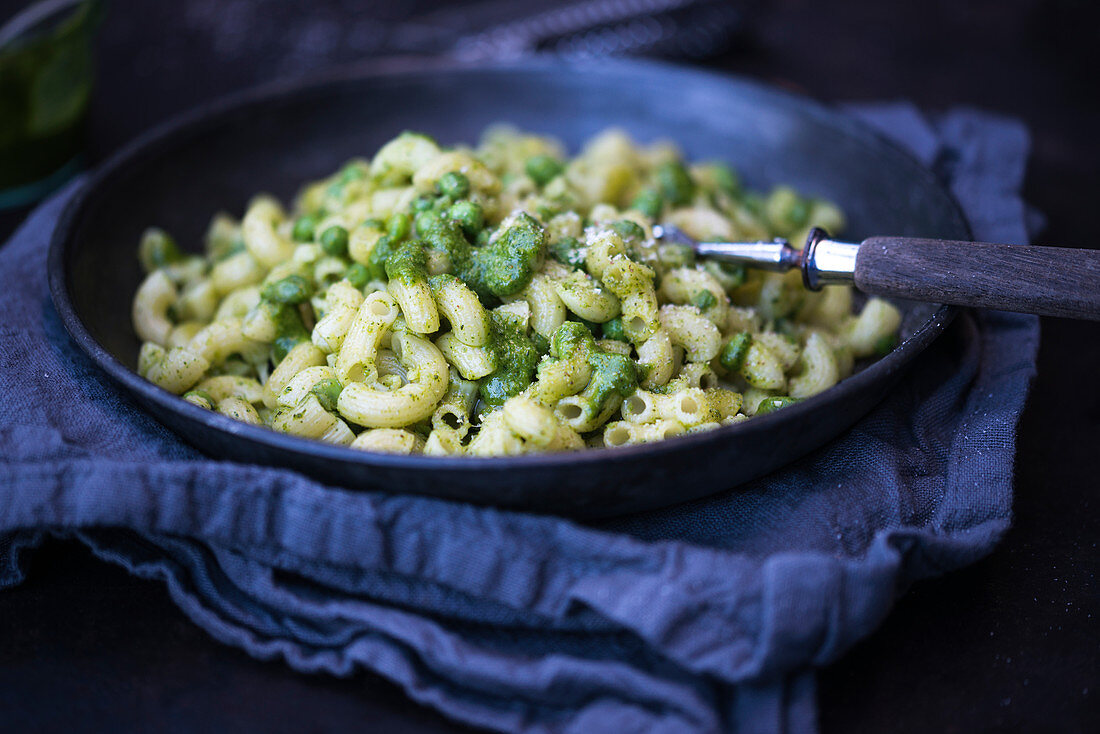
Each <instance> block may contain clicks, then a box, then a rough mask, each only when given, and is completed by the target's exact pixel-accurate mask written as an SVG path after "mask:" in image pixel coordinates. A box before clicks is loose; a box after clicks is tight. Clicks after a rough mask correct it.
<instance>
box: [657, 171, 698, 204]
mask: <svg viewBox="0 0 1100 734" xmlns="http://www.w3.org/2000/svg"><path fill="white" fill-rule="evenodd" d="M656 178H657V187H658V188H659V189H660V192H661V195H662V196H663V197H664V199H665V200H666V201H668V202H669V203H670V204H672V205H673V206H686V205H687V204H690V203H691V200H692V198H693V197H694V196H695V183H694V182H692V180H691V176H690V175H689V174H688V172H687V169H686V168H684V165H683V164H682V163H679V162H677V161H669V162H668V163H662V164H661V165H660V166H658V167H657V171H656Z"/></svg>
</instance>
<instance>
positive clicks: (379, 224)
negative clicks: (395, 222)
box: [363, 217, 386, 232]
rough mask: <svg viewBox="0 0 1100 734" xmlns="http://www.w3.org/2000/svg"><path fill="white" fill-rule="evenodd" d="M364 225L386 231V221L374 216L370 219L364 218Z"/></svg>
mask: <svg viewBox="0 0 1100 734" xmlns="http://www.w3.org/2000/svg"><path fill="white" fill-rule="evenodd" d="M363 226H364V227H370V228H371V229H377V230H378V231H379V232H385V231H386V223H385V222H383V221H382V220H381V219H375V218H374V217H371V218H370V219H364V220H363Z"/></svg>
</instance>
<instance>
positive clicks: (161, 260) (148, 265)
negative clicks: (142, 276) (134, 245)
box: [138, 227, 183, 273]
mask: <svg viewBox="0 0 1100 734" xmlns="http://www.w3.org/2000/svg"><path fill="white" fill-rule="evenodd" d="M138 258H139V259H140V260H141V266H142V267H143V268H145V272H147V273H151V272H153V271H154V270H156V269H157V268H162V267H164V266H165V265H171V264H172V263H174V262H179V261H180V260H182V259H183V253H182V252H180V248H179V246H178V245H177V244H176V241H175V240H174V239H172V235H170V234H168V233H167V232H165V231H164V230H163V229H157V228H156V227H152V228H150V229H147V230H145V234H143V235H142V236H141V245H140V246H139V247H138Z"/></svg>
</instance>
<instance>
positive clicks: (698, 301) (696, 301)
mask: <svg viewBox="0 0 1100 734" xmlns="http://www.w3.org/2000/svg"><path fill="white" fill-rule="evenodd" d="M716 303H718V299H717V298H715V297H714V294H713V293H711V292H710V291H708V290H701V291H699V292H698V293H696V294H695V295H694V296H693V297H692V299H691V305H692V306H695V308H697V309H699V310H700V311H706V310H707V309H708V308H710V307H711V306H713V305H714V304H716Z"/></svg>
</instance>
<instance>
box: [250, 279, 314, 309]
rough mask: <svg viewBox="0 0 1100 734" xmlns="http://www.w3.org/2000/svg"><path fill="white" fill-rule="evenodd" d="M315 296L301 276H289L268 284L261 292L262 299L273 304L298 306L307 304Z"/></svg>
mask: <svg viewBox="0 0 1100 734" xmlns="http://www.w3.org/2000/svg"><path fill="white" fill-rule="evenodd" d="M312 295H313V288H311V287H310V285H309V282H308V281H307V280H306V279H305V278H303V277H302V276H300V275H288V276H286V277H285V278H283V279H282V280H276V281H275V282H274V283H268V284H267V285H265V286H264V287H263V290H261V291H260V297H261V298H263V299H264V300H265V301H271V302H272V303H283V304H287V305H291V306H294V305H297V304H299V303H305V302H306V301H308V300H309V298H310V296H312Z"/></svg>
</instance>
